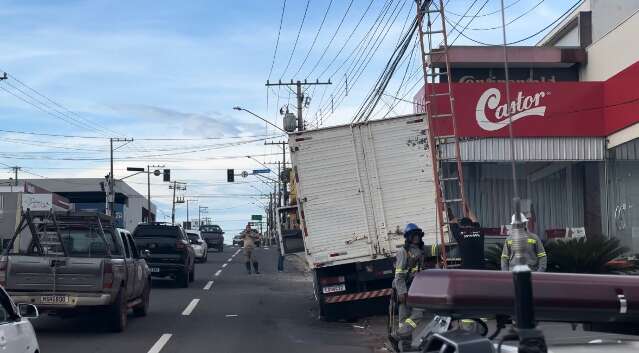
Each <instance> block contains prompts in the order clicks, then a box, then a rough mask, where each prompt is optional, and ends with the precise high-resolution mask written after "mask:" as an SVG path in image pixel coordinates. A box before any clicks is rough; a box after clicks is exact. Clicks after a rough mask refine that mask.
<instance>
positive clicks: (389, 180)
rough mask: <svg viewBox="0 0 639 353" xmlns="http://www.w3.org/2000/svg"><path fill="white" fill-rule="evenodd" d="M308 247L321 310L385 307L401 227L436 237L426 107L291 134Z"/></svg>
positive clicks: (431, 243) (345, 312) (349, 314)
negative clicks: (420, 110)
mask: <svg viewBox="0 0 639 353" xmlns="http://www.w3.org/2000/svg"><path fill="white" fill-rule="evenodd" d="M289 146H290V150H291V159H292V163H293V169H294V175H295V182H296V185H297V205H298V210H297V211H298V215H299V220H300V226H301V227H300V228H301V230H302V238H303V242H304V251H305V255H306V258H307V261H308V263H309V266H310V268H311V270H312V273H313V279H314V281H313V283H314V292H315V298H316V300H317V303H318V306H319V314H320V317H323V318H325V319H336V318H356V317H360V316H362V315H368V314H373V313H376V312H382V311H385V310H386V309H387V306H386V305H385V303H387V301H388V297H389V295H390V294H391V293H392V286H391V284H392V279H393V277H394V260H395V254H396V252H397V249H398V248H400V247H402V246H403V245H404V238H403V228H404V227H405V225H406V224H407V223H415V224H417V225H419V226H420V227H421V228H422V229H423V230H424V233H425V236H424V243H425V244H426V246H427V249H431V248H436V245H437V234H438V231H437V223H436V222H437V221H436V218H437V214H436V212H437V211H436V204H435V187H434V183H433V168H432V164H431V159H430V155H429V153H430V151H429V146H428V138H427V131H426V124H425V122H424V116H423V115H406V116H399V117H393V118H388V119H383V120H374V121H367V122H363V123H357V124H351V125H341V126H333V127H327V128H320V129H314V130H306V131H302V132H297V133H294V134H290V135H289Z"/></svg>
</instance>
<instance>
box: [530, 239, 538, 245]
mask: <svg viewBox="0 0 639 353" xmlns="http://www.w3.org/2000/svg"><path fill="white" fill-rule="evenodd" d="M528 244H537V240H535V239H528Z"/></svg>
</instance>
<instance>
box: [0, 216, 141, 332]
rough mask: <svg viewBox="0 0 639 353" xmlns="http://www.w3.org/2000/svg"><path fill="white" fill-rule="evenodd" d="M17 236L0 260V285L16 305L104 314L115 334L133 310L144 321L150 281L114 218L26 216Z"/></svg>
mask: <svg viewBox="0 0 639 353" xmlns="http://www.w3.org/2000/svg"><path fill="white" fill-rule="evenodd" d="M29 223H30V224H31V225H32V227H31V228H30V227H29V226H28V224H29ZM30 229H33V231H32V230H30ZM15 234H16V235H15V236H14V237H13V238H12V240H11V242H10V243H9V247H8V249H7V250H6V253H5V255H4V256H2V258H1V259H0V284H4V286H5V288H6V290H7V292H8V293H9V294H10V295H11V297H12V298H13V300H14V301H15V302H16V303H18V304H36V305H38V307H39V309H40V310H42V311H54V312H56V313H58V314H60V315H61V316H69V315H73V314H81V313H86V314H91V315H95V314H96V313H101V314H102V315H104V316H105V319H106V322H107V323H108V325H109V327H110V329H111V330H113V331H116V332H119V331H123V330H124V329H125V327H126V325H127V316H128V311H129V309H130V308H132V309H133V312H134V314H136V315H137V316H145V315H146V313H147V311H148V306H149V293H150V290H151V281H150V272H149V268H148V266H147V264H146V262H145V260H144V258H143V257H144V253H140V252H138V249H137V247H136V246H135V243H134V241H133V238H132V237H131V234H130V233H129V232H127V231H125V230H117V229H116V228H115V227H114V226H113V219H112V218H111V217H109V216H106V215H103V214H99V213H89V212H78V213H68V212H59V213H55V214H52V213H49V212H41V213H37V212H29V211H27V212H26V213H25V214H24V215H23V216H22V220H21V222H20V224H19V226H18V228H17V229H16V233H15Z"/></svg>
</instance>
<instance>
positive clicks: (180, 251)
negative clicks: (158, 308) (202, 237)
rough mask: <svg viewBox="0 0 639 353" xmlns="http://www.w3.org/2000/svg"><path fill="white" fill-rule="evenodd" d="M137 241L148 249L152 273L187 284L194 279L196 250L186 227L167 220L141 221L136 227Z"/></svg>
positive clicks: (141, 246)
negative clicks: (185, 230)
mask: <svg viewBox="0 0 639 353" xmlns="http://www.w3.org/2000/svg"><path fill="white" fill-rule="evenodd" d="M133 238H134V239H135V243H136V245H137V246H138V247H139V248H140V249H143V250H148V251H149V255H148V256H147V262H148V263H149V267H150V268H151V276H153V277H171V278H173V279H174V280H175V281H176V282H177V284H178V285H179V286H180V287H183V288H186V287H188V286H189V282H193V280H194V279H195V265H194V263H195V251H194V250H193V246H192V245H191V241H190V240H189V238H188V237H187V235H186V233H185V232H184V229H182V227H180V226H175V225H171V224H168V223H142V224H139V225H138V226H137V227H136V228H135V231H133Z"/></svg>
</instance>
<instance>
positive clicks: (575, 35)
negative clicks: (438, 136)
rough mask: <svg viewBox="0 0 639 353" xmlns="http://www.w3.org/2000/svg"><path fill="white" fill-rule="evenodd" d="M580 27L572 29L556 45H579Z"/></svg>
mask: <svg viewBox="0 0 639 353" xmlns="http://www.w3.org/2000/svg"><path fill="white" fill-rule="evenodd" d="M579 43H580V42H579V27H575V28H573V29H571V30H570V32H568V33H567V34H566V35H565V36H564V37H563V38H561V39H560V40H559V41H558V42H557V43H556V44H555V46H556V47H578V46H579Z"/></svg>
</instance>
